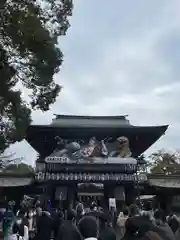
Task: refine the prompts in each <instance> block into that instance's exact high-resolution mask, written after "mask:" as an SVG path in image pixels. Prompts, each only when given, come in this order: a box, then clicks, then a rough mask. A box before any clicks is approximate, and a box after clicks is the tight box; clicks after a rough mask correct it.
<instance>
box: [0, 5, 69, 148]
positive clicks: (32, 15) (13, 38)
mask: <svg viewBox="0 0 180 240" xmlns="http://www.w3.org/2000/svg"><path fill="white" fill-rule="evenodd" d="M0 9H1V12H0V126H2V124H3V128H4V129H5V131H4V130H3V134H2V133H1V134H0V149H1V151H3V150H4V149H5V148H6V147H8V146H9V144H11V143H13V142H15V141H20V140H21V139H23V138H24V137H25V131H26V129H27V126H28V125H29V124H30V122H31V110H32V109H41V110H42V111H47V110H49V106H50V104H52V103H54V102H55V100H56V97H57V96H58V94H59V92H60V89H61V86H60V85H58V84H56V83H55V82H54V80H53V76H54V74H55V73H57V72H59V70H60V66H61V64H62V61H63V54H62V52H61V51H60V49H59V48H58V47H57V43H58V37H59V36H62V35H65V34H66V31H67V29H68V27H69V22H68V16H71V14H72V0H41V1H37V0H11V1H10V0H1V1H0ZM19 86H23V94H24V95H26V96H27V97H28V98H29V99H28V100H29V101H28V102H25V100H24V99H23V97H22V94H21V91H20V90H18V88H19ZM26 89H27V90H26ZM0 131H1V130H0Z"/></svg>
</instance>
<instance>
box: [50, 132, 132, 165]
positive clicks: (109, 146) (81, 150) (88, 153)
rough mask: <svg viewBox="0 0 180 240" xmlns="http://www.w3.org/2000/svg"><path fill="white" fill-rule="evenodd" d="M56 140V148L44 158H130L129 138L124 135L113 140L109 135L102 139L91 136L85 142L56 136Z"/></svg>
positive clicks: (90, 159)
mask: <svg viewBox="0 0 180 240" xmlns="http://www.w3.org/2000/svg"><path fill="white" fill-rule="evenodd" d="M56 140H57V141H58V142H57V148H56V149H55V150H54V152H53V153H52V154H51V155H50V156H49V157H47V158H46V160H48V159H49V160H51V161H52V160H53V158H54V159H55V160H56V161H58V159H59V161H60V162H67V161H77V162H79V161H87V162H94V160H95V159H97V158H98V159H101V161H106V160H107V159H112V158H130V157H131V155H132V153H131V150H130V147H129V140H128V138H127V137H124V136H122V137H118V138H117V139H116V140H115V141H112V139H111V138H109V137H108V138H105V139H103V140H98V139H96V137H91V138H90V139H89V141H88V143H87V144H85V143H84V141H83V140H72V141H69V140H68V141H67V140H63V139H62V138H60V137H58V136H57V137H56ZM103 159H104V160H103Z"/></svg>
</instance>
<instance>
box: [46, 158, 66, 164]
mask: <svg viewBox="0 0 180 240" xmlns="http://www.w3.org/2000/svg"><path fill="white" fill-rule="evenodd" d="M45 162H46V163H68V162H69V158H68V157H57V156H53V157H46V158H45Z"/></svg>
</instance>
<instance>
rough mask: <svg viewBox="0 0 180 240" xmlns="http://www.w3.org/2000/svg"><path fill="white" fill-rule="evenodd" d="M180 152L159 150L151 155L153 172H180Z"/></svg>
mask: <svg viewBox="0 0 180 240" xmlns="http://www.w3.org/2000/svg"><path fill="white" fill-rule="evenodd" d="M179 159H180V153H179V152H173V153H170V152H167V151H165V150H159V151H157V152H155V153H153V154H152V155H151V156H150V157H149V167H150V170H151V173H153V174H165V175H171V174H180V164H179Z"/></svg>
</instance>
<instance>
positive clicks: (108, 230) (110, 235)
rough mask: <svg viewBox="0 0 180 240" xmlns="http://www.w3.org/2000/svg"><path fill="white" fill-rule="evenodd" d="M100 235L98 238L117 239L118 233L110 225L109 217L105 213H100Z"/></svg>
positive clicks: (104, 239)
mask: <svg viewBox="0 0 180 240" xmlns="http://www.w3.org/2000/svg"><path fill="white" fill-rule="evenodd" d="M98 220H99V237H98V240H116V234H115V232H114V230H113V228H112V227H110V226H109V225H108V217H106V215H105V214H101V215H99V219H98Z"/></svg>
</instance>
